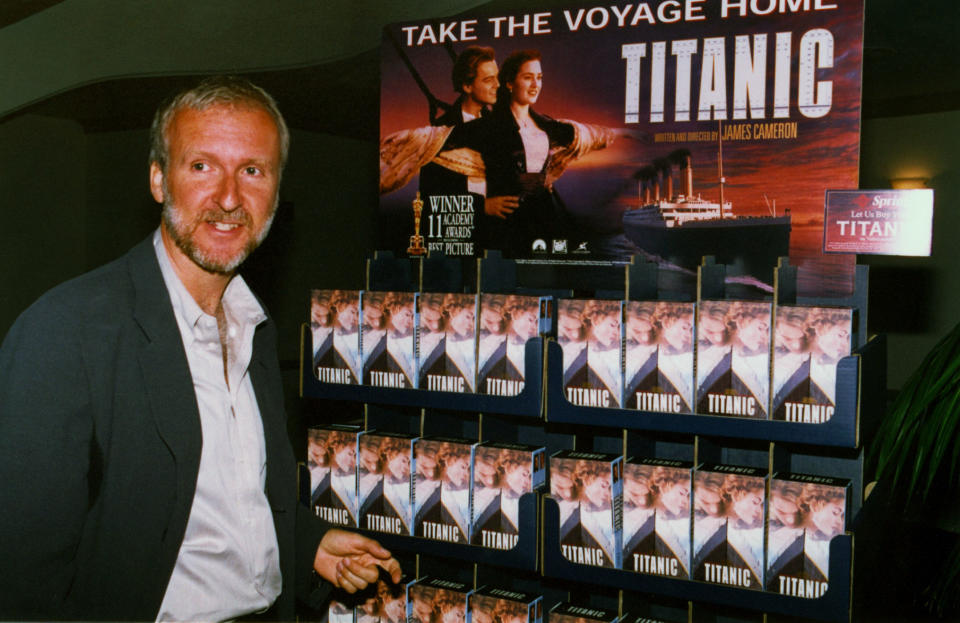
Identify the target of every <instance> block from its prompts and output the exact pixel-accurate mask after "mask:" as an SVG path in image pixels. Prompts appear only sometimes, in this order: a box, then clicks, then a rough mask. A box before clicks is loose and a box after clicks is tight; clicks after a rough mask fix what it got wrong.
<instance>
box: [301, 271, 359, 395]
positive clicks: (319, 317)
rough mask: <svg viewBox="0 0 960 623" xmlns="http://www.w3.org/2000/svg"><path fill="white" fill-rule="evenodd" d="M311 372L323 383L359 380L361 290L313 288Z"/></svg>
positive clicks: (348, 382) (311, 301)
mask: <svg viewBox="0 0 960 623" xmlns="http://www.w3.org/2000/svg"><path fill="white" fill-rule="evenodd" d="M310 333H311V337H312V339H311V343H312V351H313V357H312V359H311V361H312V366H313V372H314V374H315V375H316V377H317V379H319V380H320V381H322V382H324V383H342V384H347V385H357V384H359V383H360V379H361V378H362V377H361V372H360V366H361V353H360V292H359V291H358V290H312V291H311V292H310Z"/></svg>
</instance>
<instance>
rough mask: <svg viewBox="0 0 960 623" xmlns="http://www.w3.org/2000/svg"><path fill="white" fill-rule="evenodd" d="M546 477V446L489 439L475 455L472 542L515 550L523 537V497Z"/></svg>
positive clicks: (472, 496) (479, 447) (472, 494)
mask: <svg viewBox="0 0 960 623" xmlns="http://www.w3.org/2000/svg"><path fill="white" fill-rule="evenodd" d="M545 476H546V449H545V448H543V447H535V446H528V445H524V444H515V443H502V442H485V443H483V444H481V445H479V446H477V448H476V451H475V453H474V457H473V485H472V486H473V489H472V491H471V499H472V503H471V508H472V514H473V518H472V520H471V522H470V524H471V528H470V532H471V537H470V542H471V543H473V544H474V545H482V546H483V547H489V548H492V549H513V548H514V547H515V546H516V544H517V542H518V541H519V539H520V497H521V496H522V495H523V494H524V493H530V492H532V491H533V490H534V489H536V488H538V487H540V486H541V485H542V484H543V482H544V480H545Z"/></svg>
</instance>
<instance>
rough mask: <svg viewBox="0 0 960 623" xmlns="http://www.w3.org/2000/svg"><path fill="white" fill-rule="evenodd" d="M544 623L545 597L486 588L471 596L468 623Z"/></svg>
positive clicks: (490, 587) (479, 589)
mask: <svg viewBox="0 0 960 623" xmlns="http://www.w3.org/2000/svg"><path fill="white" fill-rule="evenodd" d="M496 622H500V623H543V596H541V595H534V594H532V593H523V592H520V591H514V590H508V589H505V588H496V587H492V586H484V587H482V588H478V589H477V590H475V591H474V592H473V594H471V595H470V610H469V618H468V619H467V623H496Z"/></svg>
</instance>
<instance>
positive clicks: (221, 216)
mask: <svg viewBox="0 0 960 623" xmlns="http://www.w3.org/2000/svg"><path fill="white" fill-rule="evenodd" d="M167 143H168V147H169V150H168V151H169V159H168V162H167V170H166V171H162V170H161V169H160V167H159V165H158V164H157V163H153V164H151V165H150V191H151V194H152V195H153V197H154V199H156V200H157V201H159V202H162V203H163V204H164V208H163V229H162V232H163V235H164V237H165V238H166V239H167V240H168V242H172V243H173V246H175V247H176V249H177V251H175V252H174V251H172V250H171V249H172V245H169V244H168V246H167V248H168V250H171V252H172V253H175V257H174V260H175V261H174V265H175V266H181V265H183V264H181V263H179V260H181V259H183V260H187V259H188V260H189V261H191V262H192V263H193V264H194V265H196V266H199V267H200V268H201V269H203V270H204V271H207V272H212V273H220V274H229V273H232V272H233V271H234V270H235V269H236V268H237V266H239V265H240V263H241V262H243V260H244V259H246V257H247V256H248V255H249V254H250V253H251V252H252V251H253V250H254V249H255V248H257V245H259V244H260V242H261V241H262V240H263V239H264V238H265V237H266V235H267V232H268V231H269V229H270V223H271V222H272V220H273V216H274V213H275V212H276V206H277V189H278V187H279V184H280V137H279V133H278V131H277V126H276V124H275V123H274V121H273V118H272V117H271V116H270V114H269V113H267V112H266V111H265V110H263V109H261V108H255V107H251V108H245V107H234V106H227V105H215V106H211V107H209V108H207V109H205V110H195V109H192V108H184V109H181V110H180V111H178V112H177V113H176V114H175V115H174V116H173V119H172V120H171V122H170V125H169V127H168V128H167Z"/></svg>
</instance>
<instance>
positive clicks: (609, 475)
mask: <svg viewBox="0 0 960 623" xmlns="http://www.w3.org/2000/svg"><path fill="white" fill-rule="evenodd" d="M550 494H551V495H552V496H553V497H554V498H556V500H557V504H558V505H559V507H560V549H561V550H562V552H563V555H564V557H565V558H567V559H569V560H570V561H572V562H576V563H580V564H585V565H593V566H597V567H613V568H616V569H619V568H620V567H621V562H622V559H623V547H622V545H623V530H622V524H621V519H622V512H623V509H622V505H623V457H622V456H619V455H615V454H604V453H598V452H580V451H576V450H561V451H560V452H557V453H556V454H554V455H553V456H551V457H550Z"/></svg>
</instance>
